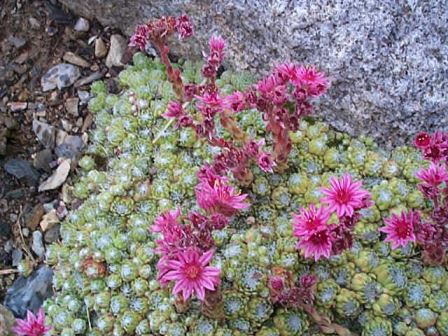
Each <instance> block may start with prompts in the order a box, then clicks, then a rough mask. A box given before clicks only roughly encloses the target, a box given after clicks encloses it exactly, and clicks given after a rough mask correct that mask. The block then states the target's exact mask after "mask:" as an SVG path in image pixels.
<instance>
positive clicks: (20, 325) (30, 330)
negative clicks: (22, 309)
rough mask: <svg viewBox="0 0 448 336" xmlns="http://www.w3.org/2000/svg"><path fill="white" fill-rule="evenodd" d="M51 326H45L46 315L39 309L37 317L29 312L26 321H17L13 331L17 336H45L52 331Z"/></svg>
mask: <svg viewBox="0 0 448 336" xmlns="http://www.w3.org/2000/svg"><path fill="white" fill-rule="evenodd" d="M50 329H51V327H50V326H45V313H44V310H43V309H42V308H40V309H39V311H38V313H37V316H36V315H34V314H33V313H32V312H31V311H29V310H28V311H27V313H26V320H22V319H17V320H16V325H15V326H14V327H13V328H12V331H13V332H14V333H15V334H16V335H17V336H43V335H45V334H46V333H47V332H48V331H50Z"/></svg>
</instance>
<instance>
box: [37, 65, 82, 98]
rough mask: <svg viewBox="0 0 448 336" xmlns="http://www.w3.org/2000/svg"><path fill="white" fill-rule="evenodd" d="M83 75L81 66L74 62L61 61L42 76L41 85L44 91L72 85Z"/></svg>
mask: <svg viewBox="0 0 448 336" xmlns="http://www.w3.org/2000/svg"><path fill="white" fill-rule="evenodd" d="M79 76H81V73H80V72H79V68H78V67H76V66H74V65H73V64H68V63H61V64H58V65H55V66H54V67H52V68H51V69H49V70H48V71H47V73H46V74H45V75H44V76H42V79H41V85H42V90H43V91H50V90H53V89H56V88H58V89H62V88H65V87H67V86H70V85H72V84H73V83H74V82H75V81H76V80H77V79H78V78H79Z"/></svg>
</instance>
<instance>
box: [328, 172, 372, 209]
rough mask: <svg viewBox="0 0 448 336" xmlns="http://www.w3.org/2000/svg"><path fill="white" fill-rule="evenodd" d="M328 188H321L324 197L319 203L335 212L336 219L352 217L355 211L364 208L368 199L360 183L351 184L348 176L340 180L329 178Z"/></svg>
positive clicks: (367, 194)
mask: <svg viewBox="0 0 448 336" xmlns="http://www.w3.org/2000/svg"><path fill="white" fill-rule="evenodd" d="M330 184H331V187H330V188H321V191H322V192H323V193H324V194H325V195H326V197H324V198H322V199H321V201H322V202H324V203H327V204H328V205H329V209H328V210H329V211H334V210H336V213H337V215H338V217H342V216H344V215H348V216H353V213H354V211H355V210H357V209H360V208H363V207H365V205H366V204H367V202H366V199H370V194H369V192H368V191H367V190H364V189H362V188H361V185H362V182H359V181H358V182H353V181H352V178H351V177H350V175H349V174H345V175H344V176H342V178H341V179H340V180H338V179H336V178H335V177H331V178H330Z"/></svg>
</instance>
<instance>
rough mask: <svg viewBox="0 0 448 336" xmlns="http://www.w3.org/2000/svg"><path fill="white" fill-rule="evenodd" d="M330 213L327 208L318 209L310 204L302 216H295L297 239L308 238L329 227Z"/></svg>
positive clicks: (301, 213) (294, 227) (294, 226)
mask: <svg viewBox="0 0 448 336" xmlns="http://www.w3.org/2000/svg"><path fill="white" fill-rule="evenodd" d="M329 219H330V213H329V212H328V209H327V208H325V207H320V208H319V209H316V207H315V206H314V204H310V206H309V208H308V209H305V208H302V209H301V210H300V214H299V215H296V214H293V222H292V225H293V230H294V236H296V237H303V236H305V237H307V236H310V235H311V234H313V233H314V232H316V231H319V230H320V229H322V228H326V227H327V223H328V220H329Z"/></svg>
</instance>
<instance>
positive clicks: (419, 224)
mask: <svg viewBox="0 0 448 336" xmlns="http://www.w3.org/2000/svg"><path fill="white" fill-rule="evenodd" d="M415 145H416V147H417V148H419V149H420V150H421V152H422V155H423V157H424V158H425V159H426V160H429V161H430V164H429V167H428V168H421V169H420V170H419V171H418V172H417V174H416V177H417V178H418V179H419V180H420V183H419V184H418V188H419V189H420V191H421V192H422V193H423V195H424V196H425V198H426V199H428V200H429V201H430V202H431V204H432V206H433V209H432V211H431V213H430V214H429V216H428V218H422V217H423V216H422V215H421V214H420V212H418V211H415V210H410V211H408V212H404V211H403V212H402V213H401V214H400V215H396V214H393V215H392V216H391V217H390V218H388V219H386V220H385V223H386V226H385V227H383V228H381V229H380V231H381V232H384V233H386V234H387V237H386V241H388V242H391V243H392V248H394V249H395V248H398V247H400V246H404V245H406V244H408V243H410V242H415V243H417V244H418V245H419V246H420V247H421V248H422V250H423V251H422V255H423V259H424V261H425V262H427V263H428V264H433V265H438V264H441V263H443V262H444V261H445V259H446V253H447V250H448V227H447V223H448V133H443V132H435V133H434V134H433V135H429V134H427V133H425V132H421V133H419V134H418V135H417V137H416V139H415Z"/></svg>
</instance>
